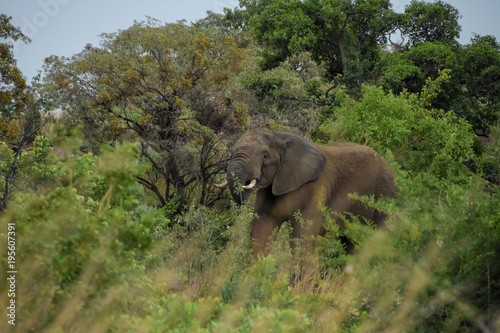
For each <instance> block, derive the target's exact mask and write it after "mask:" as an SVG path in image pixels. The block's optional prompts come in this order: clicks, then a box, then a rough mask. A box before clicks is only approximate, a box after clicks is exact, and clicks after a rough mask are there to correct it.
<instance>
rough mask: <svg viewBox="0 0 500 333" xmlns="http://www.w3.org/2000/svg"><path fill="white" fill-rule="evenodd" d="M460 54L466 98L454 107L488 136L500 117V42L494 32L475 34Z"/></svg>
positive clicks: (477, 129) (476, 128)
mask: <svg viewBox="0 0 500 333" xmlns="http://www.w3.org/2000/svg"><path fill="white" fill-rule="evenodd" d="M460 56H461V57H460V62H461V63H462V66H463V71H464V74H463V77H462V78H461V79H462V91H463V98H462V99H461V102H462V103H456V104H455V109H456V111H457V113H458V114H459V115H461V116H462V117H464V118H465V119H467V120H468V121H469V122H470V123H471V124H472V125H473V127H474V131H475V132H476V134H477V135H479V136H487V135H488V134H489V133H490V132H491V128H492V127H494V126H496V125H498V120H499V119H500V45H499V44H498V43H497V41H496V39H495V37H493V36H478V35H476V36H475V37H474V38H472V40H471V43H470V44H469V45H466V46H464V47H463V50H462V52H461V54H460Z"/></svg>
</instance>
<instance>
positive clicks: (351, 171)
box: [227, 130, 397, 256]
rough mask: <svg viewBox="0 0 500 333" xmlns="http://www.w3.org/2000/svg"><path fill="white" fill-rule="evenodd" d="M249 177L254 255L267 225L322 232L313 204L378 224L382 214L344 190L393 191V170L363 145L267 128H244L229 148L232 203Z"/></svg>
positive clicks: (241, 198)
mask: <svg viewBox="0 0 500 333" xmlns="http://www.w3.org/2000/svg"><path fill="white" fill-rule="evenodd" d="M253 179H256V180H257V182H256V184H255V188H256V189H257V197H256V203H255V213H256V214H257V215H258V217H257V218H255V219H254V220H253V221H252V224H251V231H250V233H251V236H252V238H253V239H254V244H253V249H252V251H253V254H254V255H255V256H257V255H258V254H265V253H266V246H267V243H268V239H269V236H270V235H271V234H272V231H273V229H274V228H276V227H279V226H280V225H281V224H282V223H283V222H285V221H290V223H291V225H292V227H293V235H292V236H293V237H301V236H316V235H324V234H325V228H324V226H323V224H324V217H323V214H322V213H321V212H320V211H319V209H318V203H321V204H322V205H324V206H326V207H328V208H330V209H331V211H332V212H337V213H352V214H354V215H358V216H360V217H362V218H364V219H369V220H372V221H373V222H375V223H376V224H377V225H381V224H383V221H384V219H385V215H384V214H383V213H381V212H378V211H376V210H374V209H372V208H370V207H367V206H366V205H364V204H362V203H361V202H359V201H357V200H354V199H350V198H349V197H348V195H349V193H357V194H358V195H360V196H364V195H367V196H372V195H373V196H375V199H378V198H379V197H381V196H386V197H394V196H395V195H396V193H397V189H396V187H395V185H394V175H393V173H392V172H391V170H390V169H389V167H388V166H387V164H386V163H385V162H384V161H383V159H382V157H381V156H380V155H378V154H377V153H376V152H375V151H374V150H373V149H371V148H369V147H366V146H362V145H358V144H355V143H350V142H344V143H337V144H334V145H332V146H319V145H314V144H311V143H309V142H308V141H307V140H305V139H303V138H301V137H299V136H296V135H293V134H289V133H283V132H274V131H267V130H259V131H249V132H247V133H245V134H244V135H243V136H242V137H241V138H240V139H239V140H238V141H237V142H236V143H235V145H234V146H233V147H232V149H231V157H230V159H229V161H228V165H227V181H228V186H229V190H230V192H231V195H232V196H233V198H234V200H235V201H236V202H237V203H239V204H241V203H243V202H245V201H247V200H248V198H249V196H250V194H251V193H252V191H253V190H248V189H242V187H241V186H242V185H248V184H250V182H251V181H252V180H253ZM297 211H300V212H301V214H302V218H303V220H304V221H308V220H309V221H312V223H311V224H309V225H308V226H303V225H301V224H300V223H298V221H296V220H295V217H294V214H295V213H296V212H297ZM339 225H340V226H341V227H342V224H341V223H340V222H339ZM309 238H310V237H309ZM312 246H313V244H312V241H307V242H306V247H307V248H308V249H312Z"/></svg>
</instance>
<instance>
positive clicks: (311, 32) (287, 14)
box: [226, 0, 396, 86]
mask: <svg viewBox="0 0 500 333" xmlns="http://www.w3.org/2000/svg"><path fill="white" fill-rule="evenodd" d="M243 7H244V8H245V9H242V8H243ZM240 8H241V9H235V10H234V11H228V12H227V13H226V16H227V18H228V19H233V20H234V21H235V26H239V27H242V28H247V29H251V30H252V31H253V32H254V34H255V36H256V38H257V40H258V41H259V42H260V43H262V44H263V45H265V47H266V49H265V51H264V53H263V56H264V57H263V61H262V67H263V68H264V69H270V68H274V67H277V66H278V65H279V63H281V62H283V61H285V60H286V59H287V58H288V57H290V56H291V55H293V54H297V53H298V52H303V51H307V52H310V53H311V57H312V58H313V59H314V60H315V61H316V62H317V63H318V64H322V65H323V66H325V68H326V70H327V76H328V78H329V79H334V78H336V77H338V76H339V75H341V76H343V79H342V80H343V81H342V82H344V83H350V84H351V85H358V86H359V85H360V83H361V81H362V80H363V79H365V78H367V77H369V74H370V71H371V69H372V66H373V63H374V62H375V61H376V60H377V57H378V54H379V49H380V47H379V45H380V44H385V43H386V42H387V36H388V34H389V33H390V32H391V31H392V30H393V29H394V27H393V26H394V24H395V18H396V16H395V13H394V12H393V11H392V9H391V4H390V1H388V0H356V1H341V0H328V1H327V0H307V1H299V0H293V1H285V0H255V1H241V2H240ZM241 22H243V23H241Z"/></svg>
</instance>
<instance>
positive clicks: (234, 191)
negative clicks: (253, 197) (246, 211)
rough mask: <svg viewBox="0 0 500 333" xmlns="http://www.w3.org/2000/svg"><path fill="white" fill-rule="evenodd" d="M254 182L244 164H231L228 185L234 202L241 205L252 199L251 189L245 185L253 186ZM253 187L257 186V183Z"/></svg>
mask: <svg viewBox="0 0 500 333" xmlns="http://www.w3.org/2000/svg"><path fill="white" fill-rule="evenodd" d="M252 180H253V178H252V176H251V175H250V174H249V172H248V171H247V168H245V167H244V166H243V165H242V164H240V163H230V164H229V165H228V167H227V184H228V187H229V190H230V192H231V195H232V196H233V199H234V201H236V202H237V203H238V204H239V205H241V204H242V203H244V202H246V201H247V200H248V198H249V197H250V194H251V190H250V187H249V186H245V185H248V184H251V181H252ZM253 185H255V183H253ZM244 186H245V187H244ZM252 187H253V186H252Z"/></svg>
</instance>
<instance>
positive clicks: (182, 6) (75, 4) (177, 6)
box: [0, 0, 500, 81]
mask: <svg viewBox="0 0 500 333" xmlns="http://www.w3.org/2000/svg"><path fill="white" fill-rule="evenodd" d="M430 1H432V0H430ZM391 2H392V4H393V9H394V10H395V11H397V12H403V11H404V8H405V6H406V5H408V4H409V3H410V2H411V0H391ZM447 2H448V3H450V4H451V5H452V6H454V7H455V8H457V9H458V11H459V12H460V14H461V15H462V18H461V20H460V25H461V26H462V33H461V37H460V42H461V43H462V44H466V43H468V42H469V41H470V38H471V37H472V34H473V33H477V34H480V35H495V36H496V37H497V39H498V40H499V41H500V20H499V19H498V14H499V13H500V0H475V1H470V0H447ZM237 5H238V0H163V1H162V0H140V1H139V0H135V1H134V0H85V1H83V0H0V13H5V14H7V15H8V16H12V17H13V19H12V24H13V25H14V26H16V27H19V28H21V30H22V31H23V33H24V34H25V35H27V36H28V37H30V38H31V43H30V44H22V43H17V44H16V45H15V49H14V52H15V57H16V59H17V64H18V67H19V68H20V69H21V71H22V73H23V74H24V76H25V77H26V78H27V79H28V81H31V78H32V77H34V76H35V75H36V74H37V73H38V70H40V69H41V68H42V65H43V61H44V59H45V58H46V57H48V56H51V55H58V56H71V55H73V54H75V53H78V52H80V51H81V50H82V49H83V48H84V46H85V45H87V44H89V43H90V44H93V45H98V44H99V40H100V38H99V35H100V34H101V33H111V32H116V31H118V30H123V29H127V28H128V27H130V26H131V25H132V24H133V23H134V20H135V21H143V20H145V18H146V16H150V17H153V18H156V19H158V20H160V21H163V22H177V21H178V20H186V21H187V22H188V23H189V22H194V21H197V20H198V19H201V18H203V17H205V16H206V12H207V11H209V10H210V11H213V12H216V13H222V11H223V8H224V7H229V8H234V7H236V6H237Z"/></svg>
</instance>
